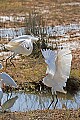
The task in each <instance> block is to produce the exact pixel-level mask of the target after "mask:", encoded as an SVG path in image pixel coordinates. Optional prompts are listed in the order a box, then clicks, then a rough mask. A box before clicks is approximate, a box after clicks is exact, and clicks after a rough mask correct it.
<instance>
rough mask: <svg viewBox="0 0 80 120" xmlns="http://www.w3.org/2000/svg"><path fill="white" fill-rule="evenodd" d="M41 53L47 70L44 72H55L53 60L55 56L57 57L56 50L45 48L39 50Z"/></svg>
mask: <svg viewBox="0 0 80 120" xmlns="http://www.w3.org/2000/svg"><path fill="white" fill-rule="evenodd" d="M41 52H42V55H43V56H44V58H45V62H46V63H47V65H48V67H47V71H46V73H50V74H53V75H54V73H55V69H56V68H55V61H56V57H57V52H56V51H52V50H50V49H46V50H44V49H43V50H41Z"/></svg>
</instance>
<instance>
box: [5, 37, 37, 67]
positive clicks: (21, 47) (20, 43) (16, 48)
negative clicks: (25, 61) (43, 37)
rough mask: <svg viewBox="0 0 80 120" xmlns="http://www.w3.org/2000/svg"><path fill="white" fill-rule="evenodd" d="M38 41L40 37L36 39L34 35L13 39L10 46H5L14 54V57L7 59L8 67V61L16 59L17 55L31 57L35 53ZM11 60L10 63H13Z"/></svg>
mask: <svg viewBox="0 0 80 120" xmlns="http://www.w3.org/2000/svg"><path fill="white" fill-rule="evenodd" d="M37 40H38V37H34V36H32V35H22V36H19V37H16V38H14V39H12V40H11V41H10V42H9V43H8V44H5V48H6V49H8V50H10V51H12V52H14V54H13V55H11V56H9V57H8V58H7V59H6V65H7V60H8V59H9V58H11V59H12V58H14V57H15V55H17V54H22V55H26V56H28V55H30V54H31V53H32V51H33V43H34V42H36V41H37ZM11 59H10V62H11ZM12 64H13V63H12ZM13 65H14V64H13Z"/></svg>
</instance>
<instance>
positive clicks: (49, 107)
mask: <svg viewBox="0 0 80 120" xmlns="http://www.w3.org/2000/svg"><path fill="white" fill-rule="evenodd" d="M52 98H53V100H52V102H51V103H50V105H49V107H48V109H49V108H50V107H51V105H52V104H53V102H54V96H53V95H52Z"/></svg>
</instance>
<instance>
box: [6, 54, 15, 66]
mask: <svg viewBox="0 0 80 120" xmlns="http://www.w3.org/2000/svg"><path fill="white" fill-rule="evenodd" d="M14 57H15V53H14V54H13V55H11V56H9V57H8V58H7V59H6V67H7V61H8V60H9V59H10V62H11V64H12V65H13V66H14V67H15V65H14V63H13V62H12V61H11V60H12V59H13V58H14Z"/></svg>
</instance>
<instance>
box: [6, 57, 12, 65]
mask: <svg viewBox="0 0 80 120" xmlns="http://www.w3.org/2000/svg"><path fill="white" fill-rule="evenodd" d="M11 57H12V55H11V56H9V57H8V58H7V59H6V67H7V62H8V60H9V58H11Z"/></svg>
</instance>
